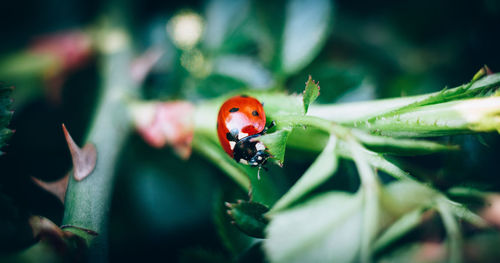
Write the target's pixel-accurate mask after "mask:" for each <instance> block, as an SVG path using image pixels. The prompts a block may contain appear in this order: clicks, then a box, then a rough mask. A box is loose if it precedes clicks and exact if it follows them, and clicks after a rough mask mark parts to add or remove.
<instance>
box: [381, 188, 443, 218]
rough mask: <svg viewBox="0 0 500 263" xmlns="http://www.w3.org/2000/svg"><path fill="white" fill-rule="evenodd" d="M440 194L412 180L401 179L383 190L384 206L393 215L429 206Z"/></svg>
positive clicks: (396, 215)
mask: <svg viewBox="0 0 500 263" xmlns="http://www.w3.org/2000/svg"><path fill="white" fill-rule="evenodd" d="M438 196H439V192H437V191H436V190H434V189H432V188H430V187H428V186H426V185H424V184H421V183H417V182H416V181H411V180H400V181H397V182H394V183H391V184H389V185H387V186H386V187H385V188H384V191H383V192H382V198H381V202H382V206H383V207H384V210H385V211H387V212H388V213H389V214H390V215H391V216H393V217H400V216H401V215H403V214H406V213H408V212H410V211H413V210H415V209H418V208H422V207H429V206H431V203H432V202H434V200H435V199H436V198H437V197H438Z"/></svg>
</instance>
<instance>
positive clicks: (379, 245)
mask: <svg viewBox="0 0 500 263" xmlns="http://www.w3.org/2000/svg"><path fill="white" fill-rule="evenodd" d="M422 212H423V211H422V210H421V209H417V210H414V211H413V212H410V213H408V214H406V215H404V216H403V217H401V218H400V219H399V220H398V221H396V222H395V223H394V224H392V225H391V226H390V227H389V228H388V229H387V230H386V231H384V232H383V233H382V235H381V236H380V237H379V238H378V239H377V240H376V241H375V244H374V245H373V249H374V250H375V251H379V250H381V249H384V248H385V247H387V246H388V245H389V244H391V243H392V242H394V241H397V240H398V239H399V238H400V237H402V236H403V235H404V234H406V233H408V232H409V231H410V230H412V229H414V228H415V227H416V226H418V224H419V223H420V222H421V221H422Z"/></svg>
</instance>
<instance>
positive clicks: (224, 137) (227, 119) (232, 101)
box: [217, 95, 274, 170]
mask: <svg viewBox="0 0 500 263" xmlns="http://www.w3.org/2000/svg"><path fill="white" fill-rule="evenodd" d="M272 125H274V122H273V123H272V124H271V126H272ZM267 129H268V128H267V127H266V113H265V112H264V107H263V106H262V104H261V103H260V102H259V101H258V100H257V99H255V98H253V97H249V96H246V95H238V96H234V97H232V98H229V99H228V100H227V101H226V102H224V104H222V106H221V108H220V110H219V115H218V117H217V135H218V136H219V141H220V143H221V145H222V148H223V149H224V151H226V153H227V154H228V155H229V156H231V157H232V158H233V159H234V160H235V161H237V162H239V163H243V164H247V165H250V166H254V167H256V166H258V167H259V170H260V168H261V167H262V165H264V164H265V163H266V161H267V159H269V157H270V154H269V153H267V152H266V147H265V145H264V144H263V143H262V142H259V141H258V140H257V138H258V137H259V136H262V135H263V134H264V133H265V132H266V131H267Z"/></svg>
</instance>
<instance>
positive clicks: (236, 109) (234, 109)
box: [229, 108, 240, 112]
mask: <svg viewBox="0 0 500 263" xmlns="http://www.w3.org/2000/svg"><path fill="white" fill-rule="evenodd" d="M239 110H240V108H231V109H230V110H229V112H237V111H239Z"/></svg>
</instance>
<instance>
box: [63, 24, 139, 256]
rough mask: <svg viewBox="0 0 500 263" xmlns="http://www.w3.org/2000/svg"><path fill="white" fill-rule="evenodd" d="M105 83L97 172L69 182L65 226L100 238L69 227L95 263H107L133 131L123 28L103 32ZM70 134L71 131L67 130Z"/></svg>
mask: <svg viewBox="0 0 500 263" xmlns="http://www.w3.org/2000/svg"><path fill="white" fill-rule="evenodd" d="M102 33H103V36H105V37H104V38H103V39H102V41H103V43H102V45H103V47H104V49H103V52H104V54H103V60H102V65H101V66H102V72H103V76H104V78H103V83H102V91H101V94H100V99H99V100H100V101H99V104H98V107H97V112H96V115H95V119H94V121H93V123H92V125H91V128H90V132H89V134H88V137H87V140H86V141H87V142H88V143H93V144H94V145H95V147H96V149H97V163H96V166H95V169H94V171H93V172H92V173H90V174H89V175H88V176H87V177H86V178H85V179H83V180H82V181H76V180H75V179H74V178H73V177H71V179H70V180H69V184H68V189H67V193H66V200H65V210H64V219H63V225H68V226H75V227H79V228H83V229H89V230H92V231H95V232H97V233H98V236H97V237H95V238H91V237H90V236H89V235H85V234H82V231H78V230H77V229H76V228H71V227H68V228H65V230H68V231H71V232H74V233H75V234H77V235H80V236H82V237H83V238H85V239H86V240H87V242H88V244H89V247H90V253H89V254H90V258H89V259H90V261H92V262H105V261H107V247H108V244H107V235H108V227H107V225H108V214H109V210H110V205H111V197H112V192H113V179H114V174H115V164H116V161H117V158H118V155H119V151H120V149H121V148H122V145H123V143H124V141H125V139H126V138H127V135H128V133H129V131H130V128H131V120H130V118H129V116H128V115H127V114H126V113H127V112H128V111H127V106H126V102H125V99H124V98H125V97H130V96H132V95H133V93H134V92H135V90H137V87H136V84H134V82H133V81H132V80H131V79H130V78H129V76H130V74H129V65H130V62H131V58H132V52H131V47H130V43H129V41H128V34H127V33H126V31H124V29H123V28H121V27H120V26H114V27H110V28H106V30H103V32H102ZM68 128H69V129H70V130H71V127H68Z"/></svg>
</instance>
